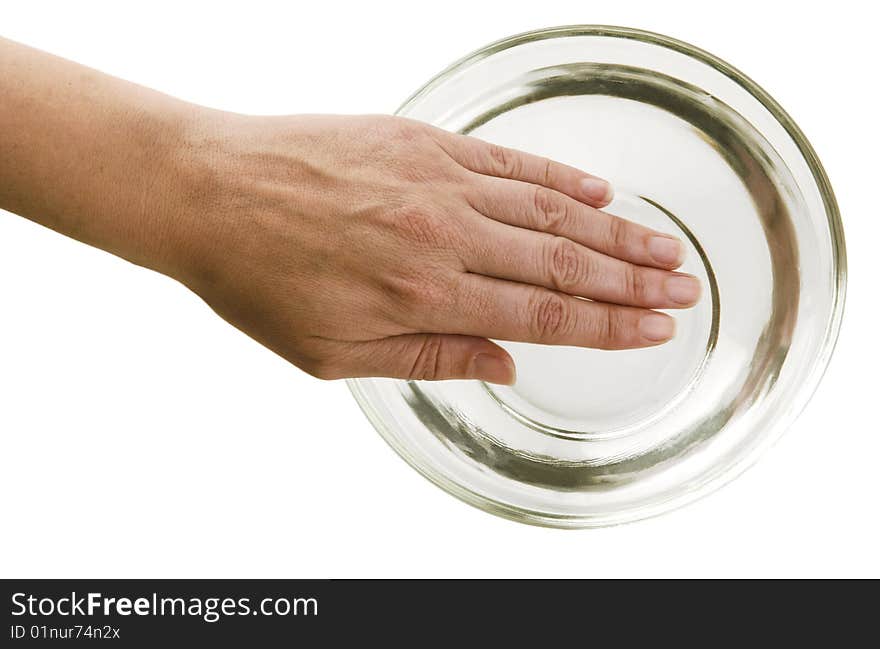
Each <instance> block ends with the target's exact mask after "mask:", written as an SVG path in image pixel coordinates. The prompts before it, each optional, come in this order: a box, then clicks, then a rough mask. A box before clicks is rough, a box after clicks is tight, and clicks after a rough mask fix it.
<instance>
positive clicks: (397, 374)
mask: <svg viewBox="0 0 880 649" xmlns="http://www.w3.org/2000/svg"><path fill="white" fill-rule="evenodd" d="M358 347H359V350H358V355H359V356H360V359H359V360H360V362H358V363H357V366H358V368H357V369H358V374H360V375H361V376H388V377H392V378H399V379H411V380H425V381H437V380H440V379H479V380H481V381H486V382H488V383H501V384H505V385H512V384H513V383H514V382H515V381H516V368H515V367H514V364H513V359H512V358H511V357H510V354H508V353H507V352H506V351H504V350H503V349H502V348H501V347H499V346H498V345H496V344H495V343H493V342H490V341H489V340H486V339H485V338H477V337H474V336H457V335H451V334H406V335H401V336H392V337H390V338H381V339H379V340H372V341H369V342H364V343H360V344H359V345H358Z"/></svg>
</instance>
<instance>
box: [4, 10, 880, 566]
mask: <svg viewBox="0 0 880 649" xmlns="http://www.w3.org/2000/svg"><path fill="white" fill-rule="evenodd" d="M868 4H869V3H855V2H853V3H851V4H847V3H845V2H835V3H833V4H832V5H828V4H826V3H796V4H795V3H771V2H766V1H764V2H754V3H749V2H742V1H740V2H737V3H733V4H729V3H728V4H723V5H718V4H717V3H711V2H705V1H703V2H693V3H680V2H679V3H676V2H669V1H667V2H626V1H624V0H615V1H614V2H602V3H599V2H594V3H590V2H583V1H578V2H553V1H550V0H540V1H539V2H531V3H516V2H512V1H511V0H508V1H506V2H477V1H475V0H469V1H468V2H451V1H447V2H444V3H422V2H401V3H389V2H379V1H375V0H374V1H371V2H356V3H355V2H352V3H348V4H346V3H338V2H301V3H296V2H283V3H282V2H278V3H258V2H253V1H248V2H240V3H229V4H221V3H216V2H212V3H205V4H196V3H183V2H174V3H167V4H165V3H159V2H151V3H139V4H137V5H136V4H134V3H115V2H106V3H87V2H77V3H62V2H58V3H49V2H42V1H37V2H34V1H30V2H17V3H16V2H4V3H3V4H2V8H0V34H3V35H4V36H6V37H9V38H12V39H15V40H19V41H22V42H25V43H28V44H31V45H34V46H37V47H41V48H43V49H46V50H49V51H51V52H54V53H57V54H60V55H63V56H66V57H68V58H71V59H74V60H77V61H80V62H82V63H85V64H88V65H91V66H93V67H97V68H99V69H102V70H104V71H106V72H109V73H112V74H116V75H119V76H122V77H125V78H128V79H131V80H134V81H137V82H140V83H142V84H145V85H149V86H152V87H155V88H158V89H160V90H162V91H164V92H167V93H170V94H174V95H178V96H180V97H183V98H185V99H187V100H190V101H194V102H198V103H202V104H207V105H211V106H214V107H217V108H224V109H229V110H236V111H241V112H253V113H296V112H335V113H361V112H392V111H394V110H395V109H396V107H397V106H398V105H399V103H400V102H402V101H403V100H404V99H405V98H406V97H407V96H409V94H410V93H411V92H412V91H413V90H415V89H416V88H418V87H419V86H420V85H421V84H422V83H423V82H424V81H426V80H427V79H428V78H429V77H430V76H432V75H433V74H434V73H436V72H438V71H439V70H441V69H442V68H443V67H445V66H446V65H447V64H448V63H450V62H452V61H453V60H455V59H457V58H459V57H461V56H463V55H464V54H466V53H468V52H470V51H472V50H474V49H476V48H479V47H481V46H483V45H485V44H486V43H488V42H490V41H493V40H495V39H498V38H501V37H504V36H507V35H510V34H513V33H517V32H521V31H526V30H530V29H534V28H539V27H547V26H553V25H560V24H569V23H607V24H619V25H627V26H632V27H640V28H644V29H649V30H654V31H659V32H662V33H666V34H668V35H671V36H675V37H677V38H680V39H683V40H686V41H689V42H691V43H693V44H695V45H698V46H700V47H703V48H704V49H707V50H709V51H711V52H713V53H714V54H716V55H718V56H720V57H721V58H723V59H726V60H727V61H729V62H730V63H732V64H733V65H735V66H737V67H739V68H740V69H742V70H743V71H745V72H746V73H747V74H749V75H750V76H751V77H752V78H754V79H755V80H756V81H757V82H758V83H760V84H761V85H763V86H764V87H765V88H766V89H767V90H768V91H769V92H770V93H771V94H772V95H773V96H774V97H775V98H776V99H777V100H779V102H780V103H781V104H782V105H783V106H784V107H785V108H786V109H787V110H788V111H789V112H790V113H791V115H792V116H793V117H794V119H795V120H796V121H797V122H798V123H799V124H800V126H801V127H802V128H803V130H804V132H805V133H806V134H807V136H808V137H809V138H810V140H811V141H812V143H813V145H814V146H815V148H816V150H817V152H818V153H819V156H820V157H821V158H822V160H823V162H824V164H825V166H826V168H827V171H828V173H829V176H830V178H831V181H832V183H833V185H834V187H835V190H836V192H837V196H838V199H839V203H840V208H841V211H842V214H843V218H844V225H845V229H846V235H847V243H848V247H849V262H850V283H849V296H848V303H847V310H846V315H845V319H844V323H843V329H842V333H841V338H840V342H839V345H838V348H837V352H836V355H835V357H834V359H833V361H832V363H831V366H830V368H829V370H828V373H827V374H826V377H825V380H824V382H823V383H822V385H821V386H820V388H819V391H818V392H817V394H816V396H815V397H814V399H813V400H812V402H811V403H810V405H809V406H808V407H807V410H806V411H805V412H804V413H803V415H802V416H801V417H800V419H799V420H798V421H797V422H796V424H795V425H794V426H793V427H792V429H791V430H790V431H789V433H788V434H787V435H786V436H785V437H784V438H783V440H782V441H781V442H780V443H778V444H777V445H776V446H775V447H774V448H773V449H772V450H771V451H770V452H769V453H768V454H767V455H766V456H765V457H764V458H763V459H762V460H761V461H760V462H759V463H758V464H757V465H756V466H755V467H754V468H752V469H751V470H750V471H748V472H747V473H746V474H745V475H743V476H742V477H740V478H739V479H738V480H736V481H735V482H734V483H732V484H731V485H729V486H727V487H725V488H724V489H722V490H721V491H720V492H718V493H715V494H713V495H711V496H710V497H709V498H707V499H704V500H702V501H700V502H698V503H696V504H693V505H690V506H688V507H686V508H684V509H682V510H679V511H677V512H674V513H672V514H669V515H665V516H663V517H660V518H657V519H653V520H650V521H645V522H641V523H636V524H631V525H626V526H623V527H617V528H610V529H602V530H593V531H575V532H571V531H558V530H550V529H541V528H533V527H528V526H525V525H520V524H517V523H513V522H509V521H506V520H502V519H499V518H495V517H492V516H490V515H488V514H485V513H483V512H481V511H478V510H476V509H473V508H471V507H469V506H467V505H465V504H463V503H461V502H459V501H457V500H456V499H454V498H452V497H451V496H448V495H447V494H445V493H444V492H442V491H441V490H439V489H438V488H436V487H434V486H433V485H431V484H429V483H428V482H427V481H426V480H424V479H423V478H422V477H420V476H419V475H417V474H416V473H415V472H414V471H413V470H412V469H410V468H409V467H408V466H407V465H406V464H405V463H404V462H403V461H402V460H400V459H399V458H398V457H397V456H396V455H395V454H394V453H393V452H392V451H391V450H390V449H389V448H388V447H387V446H386V445H385V443H384V442H383V441H382V440H381V438H380V437H379V436H378V435H377V434H376V433H375V432H374V431H373V430H372V428H371V427H370V425H369V424H368V423H367V421H366V420H365V418H364V417H363V416H362V415H361V413H360V411H359V410H358V408H357V406H356V405H355V403H354V401H353V399H352V398H351V396H350V395H349V393H348V390H347V388H346V386H345V384H344V383H342V382H336V383H325V382H320V381H317V380H315V379H312V378H310V377H309V376H307V375H305V374H303V373H302V372H300V371H299V370H297V369H296V368H294V367H292V366H290V365H287V364H286V363H285V362H283V361H282V360H281V359H279V358H277V357H275V356H274V355H273V354H271V353H269V352H267V351H265V350H264V349H262V348H261V347H260V346H258V345H257V344H256V343H254V342H252V341H251V340H249V339H248V338H246V337H245V336H243V335H242V334H240V333H238V332H237V331H235V330H234V329H232V328H231V327H230V326H228V325H227V324H225V323H224V322H222V321H221V320H219V319H218V318H217V317H215V316H214V315H213V313H212V312H211V311H210V310H209V309H208V307H207V306H205V305H204V304H202V303H201V302H200V301H199V300H198V299H197V298H196V297H194V296H193V295H191V294H189V293H188V292H187V291H186V290H185V289H184V288H183V287H181V286H179V285H177V284H175V283H174V282H172V281H170V280H168V279H166V278H164V277H161V276H159V275H157V274H154V273H151V272H149V271H145V270H143V269H140V268H137V267H135V266H132V265H129V264H128V263H126V262H123V261H121V260H119V259H116V258H114V257H112V256H110V255H108V254H105V253H103V252H100V251H98V250H94V249H91V248H88V247H86V246H84V245H81V244H79V243H76V242H74V241H70V240H66V239H64V238H62V237H61V236H59V235H57V234H54V233H52V232H49V231H48V230H44V229H42V228H40V227H39V226H36V225H34V224H32V223H30V222H27V221H25V220H23V219H20V218H18V217H16V216H14V215H11V214H7V213H0V576H3V577H24V576H29V577H62V576H69V577H122V576H125V577H341V576H351V577H355V576H388V577H392V576H395V577H410V576H436V577H443V576H448V577H452V576H458V577H470V576H473V577H477V576H481V577H489V576H496V577H501V576H579V577H599V576H639V577H643V576H682V577H685V576H687V577H700V576H766V577H769V576H874V577H878V576H880V561H878V552H877V549H878V546H880V531H878V505H877V498H878V494H880V486H878V485H880V482H878V480H880V478H878V458H880V426H878V423H877V419H876V413H877V408H878V403H880V402H878V398H877V391H878V387H880V386H878V381H877V367H878V362H880V354H878V352H877V330H878V320H880V309H878V306H877V304H878V301H880V296H878V292H877V286H876V283H875V280H876V278H877V276H878V275H877V270H876V265H875V264H876V263H878V259H877V252H876V251H877V249H878V237H880V226H878V214H877V189H878V184H880V181H878V171H877V169H878V168H877V161H876V149H877V146H878V144H880V142H878V141H877V135H876V132H877V131H876V127H875V126H874V124H875V121H876V117H877V114H876V106H877V99H878V97H877V90H876V87H875V85H874V81H875V79H876V75H875V71H874V68H873V67H870V66H869V60H873V61H874V63H876V62H877V61H878V60H880V48H878V44H877V39H876V35H875V34H874V32H873V30H872V26H871V21H870V20H869V18H868V15H867V14H866V12H867V9H862V8H861V7H862V6H866V5H868ZM785 6H789V7H790V8H789V9H785V8H784V7H785ZM794 7H797V9H796V10H795V9H794ZM0 100H2V98H0ZM0 155H2V151H0Z"/></svg>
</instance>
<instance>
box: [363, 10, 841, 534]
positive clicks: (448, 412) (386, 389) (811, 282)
mask: <svg viewBox="0 0 880 649" xmlns="http://www.w3.org/2000/svg"><path fill="white" fill-rule="evenodd" d="M399 114H400V115H405V116H408V117H412V118H415V119H419V120H422V121H425V122H429V123H432V124H435V125H437V126H440V127H442V128H444V129H447V130H450V131H457V132H460V133H467V134H471V135H474V136H477V137H480V138H482V139H485V140H489V141H492V142H496V143H499V144H503V145H506V146H510V147H515V148H518V149H523V150H525V151H530V152H532V153H537V154H541V155H545V156H548V157H550V158H553V159H556V160H559V161H561V162H565V163H568V164H570V165H573V166H575V167H579V168H581V169H584V170H586V171H589V172H590V173H594V174H596V175H598V176H601V177H604V178H607V179H609V180H610V181H611V182H612V183H613V184H614V186H615V190H616V197H615V199H614V202H613V203H612V204H611V205H610V206H609V207H608V208H606V209H607V211H610V212H612V213H615V214H618V215H621V216H624V217H626V218H628V219H631V220H634V221H637V222H640V223H644V224H646V225H649V226H651V227H653V228H656V229H659V230H662V231H666V232H669V233H673V234H676V235H678V236H680V237H681V238H682V239H683V240H684V241H685V242H686V245H687V248H688V256H687V261H686V262H685V264H684V267H683V268H682V270H683V271H685V272H688V273H693V274H694V275H697V276H698V277H699V278H700V279H701V280H702V282H703V285H704V287H705V288H706V289H707V290H704V297H703V300H702V301H701V303H700V304H699V305H698V306H697V307H696V308H694V309H690V310H687V311H678V312H676V313H675V314H674V315H675V316H676V318H677V322H678V333H677V336H676V338H675V339H674V340H673V341H672V342H670V343H667V344H665V345H661V346H659V347H655V348H651V349H646V350H634V351H597V350H590V349H580V348H573V347H549V346H540V345H529V344H513V343H502V344H503V345H504V347H505V348H506V349H508V350H509V351H510V352H511V354H512V355H513V357H514V359H515V360H516V363H517V368H518V381H517V383H516V385H515V386H513V387H499V386H491V385H487V384H484V383H479V382H467V381H450V382H438V383H428V382H414V381H394V380H388V379H360V380H354V381H351V382H350V386H351V389H352V392H353V393H354V395H355V397H356V399H357V400H358V402H359V403H360V405H361V407H362V408H363V410H364V412H365V413H366V415H367V416H368V417H369V419H370V421H371V422H372V423H373V425H374V426H375V427H376V428H377V430H378V431H379V432H380V433H381V434H382V436H383V437H384V438H385V439H386V440H387V441H388V442H389V443H390V444H391V446H392V447H393V448H394V449H395V450H396V451H397V452H398V453H399V454H400V455H401V456H402V457H403V458H404V459H405V460H406V461H407V462H409V463H410V464H411V465H412V466H413V467H415V468H416V469H417V470H418V471H420V472H421V473H422V474H424V475H425V476H426V477H428V478H429V479H430V480H432V481H434V482H435V483H436V484H438V485H440V486H441V487H443V488H444V489H446V490H447V491H449V492H450V493H452V494H454V495H456V496H458V497H459V498H461V499H462V500H465V501H466V502H469V503H471V504H473V505H476V506H478V507H481V508H483V509H485V510H487V511H490V512H493V513H496V514H500V515H502V516H507V517H509V518H513V519H515V520H519V521H523V522H527V523H535V524H543V525H550V526H558V527H591V526H598V525H608V524H614V523H621V522H626V521H632V520H636V519H640V518H645V517H648V516H653V515H656V514H659V513H661V512H664V511H667V510H669V509H672V508H674V507H677V506H680V505H682V504H684V503H686V502H689V501H692V500H694V499H695V498H697V497H699V496H701V495H703V494H705V493H707V492H709V491H711V490H713V489H715V488H717V487H718V486H720V485H721V484H724V483H725V482H727V481H728V480H730V479H731V478H733V477H735V476H736V475H737V474H739V473H740V472H741V471H742V470H743V469H744V468H745V467H747V466H748V465H749V464H750V463H751V462H752V461H753V460H754V459H755V458H756V457H757V456H758V455H759V454H760V453H761V451H762V450H763V449H765V448H766V447H767V446H768V445H769V444H770V443H772V442H773V441H774V440H776V439H777V438H778V436H779V435H780V434H781V433H782V431H783V429H784V428H785V427H786V426H787V425H788V423H789V422H790V421H791V419H792V418H793V417H794V416H795V415H796V414H797V413H798V412H799V411H800V410H801V408H802V407H803V406H804V404H805V402H806V401H807V399H808V398H809V397H810V395H811V394H812V392H813V390H814V389H815V387H816V385H817V383H818V381H819V379H820V378H821V375H822V372H823V370H824V368H825V366H826V364H827V362H828V359H829V357H830V355H831V352H832V348H833V346H834V342H835V340H836V336H837V331H838V327H839V324H840V318H841V314H842V309H843V297H844V287H845V277H846V272H845V251H844V241H843V231H842V228H841V224H840V219H839V214H838V211H837V205H836V203H835V200H834V197H833V194H832V191H831V187H830V185H829V183H828V179H827V177H826V176H825V173H824V171H823V169H822V167H821V164H820V163H819V160H818V159H817V158H816V155H815V153H814V152H813V150H812V148H811V147H810V145H809V143H808V142H807V141H806V139H805V138H804V136H803V134H802V133H801V132H800V130H799V129H798V128H797V126H796V125H795V124H794V122H793V121H792V120H791V118H790V117H788V115H786V113H785V112H784V111H783V110H782V108H780V107H779V105H778V104H776V102H775V101H774V100H773V99H772V98H770V97H769V96H768V95H767V93H766V92H764V91H763V90H762V89H761V88H759V87H758V86H757V85H755V83H754V82H752V81H751V80H750V79H748V78H747V77H745V76H744V75H743V74H741V73H740V72H738V71H737V70H735V69H734V68H732V67H731V66H729V65H728V64H726V63H724V62H723V61H720V60H718V59H717V58H715V57H714V56H712V55H710V54H708V53H706V52H703V51H701V50H699V49H697V48H695V47H693V46H691V45H688V44H686V43H682V42H680V41H676V40H673V39H671V38H667V37H665V36H660V35H657V34H651V33H648V32H642V31H637V30H633V29H625V28H618V27H598V26H579V27H564V28H557V29H550V30H544V31H538V32H531V33H528V34H523V35H520V36H514V37H512V38H509V39H507V40H504V41H501V42H498V43H495V44H493V45H490V46H488V47H486V48H484V49H482V50H480V51H478V52H476V53H474V54H472V55H470V56H468V57H467V58H465V59H463V60H461V61H459V62H458V63H455V64H454V65H453V66H451V67H450V68H449V69H447V70H446V71H445V72H443V73H441V74H440V75H439V76H437V77H436V78H434V79H433V80H432V81H430V82H429V83H428V84H427V85H426V86H425V87H424V88H422V89H421V90H420V91H418V92H417V93H416V94H415V95H414V96H413V97H412V98H411V99H410V100H409V101H407V102H406V103H405V104H404V106H403V107H402V108H401V109H400V111H399Z"/></svg>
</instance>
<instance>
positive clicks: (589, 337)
mask: <svg viewBox="0 0 880 649" xmlns="http://www.w3.org/2000/svg"><path fill="white" fill-rule="evenodd" d="M197 132H198V133H199V135H198V136H197V137H196V138H195V139H194V141H195V144H194V145H193V146H192V147H190V149H189V151H190V155H189V159H188V162H187V168H188V169H189V173H188V174H184V175H185V176H189V177H190V178H191V179H193V181H192V182H193V183H194V184H193V185H192V189H191V190H190V191H188V192H187V195H188V196H189V197H190V199H189V201H188V202H187V203H186V204H185V206H183V212H184V214H185V217H184V218H183V219H181V222H182V223H186V224H188V225H187V228H185V229H184V230H183V232H184V233H185V235H186V241H185V243H184V245H183V246H181V249H182V250H186V255H184V256H183V257H182V259H183V260H184V261H183V263H181V264H180V267H179V271H180V272H179V279H181V280H182V281H183V282H184V283H186V284H187V285H188V286H190V288H192V289H193V290H194V291H195V292H196V293H198V294H199V295H200V296H201V297H202V298H203V299H204V300H205V301H206V302H207V303H208V304H209V305H211V306H212V307H213V308H214V309H215V310H216V311H217V313H219V314H220V315H221V316H222V317H223V318H225V319H226V320H228V321H229V322H231V323H232V324H233V325H235V326H236V327H238V328H239V329H241V330H242V331H244V332H246V333H247V334H248V335H250V336H252V337H253V338H255V339H256V340H258V341H259V342H261V343H262V344H264V345H265V346H267V347H269V348H270V349H272V350H274V351H275V352H277V353H278V354H280V355H281V356H283V357H284V358H286V359H288V360H290V361H291V362H292V363H294V364H296V365H298V366H299V367H301V368H303V369H304V370H306V371H307V372H309V373H311V374H314V375H315V376H318V377H321V378H341V377H355V376H390V377H401V378H412V379H446V378H476V379H482V380H486V381H491V382H496V383H511V382H513V381H514V377H515V371H514V367H513V363H512V361H511V359H510V357H509V356H508V354H507V353H506V352H505V351H504V350H503V349H502V348H500V347H499V346H498V345H496V344H494V343H492V342H490V341H489V340H487V339H488V338H495V339H501V340H517V341H528V342H535V343H546V344H557V345H579V346H584V347H597V348H602V349H623V348H633V347H644V346H651V345H656V344H659V343H662V342H665V341H666V340H668V339H669V338H670V337H672V335H673V331H674V321H673V319H672V318H671V317H669V316H668V315H665V314H661V313H657V312H654V311H651V310H650V309H654V308H664V309H668V308H680V307H687V306H691V305H693V304H694V302H696V300H697V299H698V296H699V291H700V287H699V283H698V281H697V280H696V279H695V278H693V277H691V276H689V275H683V274H680V273H675V272H672V269H674V268H676V267H677V266H678V265H679V264H680V263H681V261H682V250H683V249H682V247H681V244H680V242H679V241H678V240H676V239H674V238H672V237H669V236H667V235H663V234H660V233H658V232H654V231H651V230H648V229H646V228H644V227H641V226H639V225H636V224H633V223H630V222H627V221H624V220H622V219H619V218H616V217H613V216H611V215H609V214H606V213H605V212H602V211H600V210H599V209H597V208H600V207H602V206H604V205H606V204H607V203H608V201H609V199H610V198H611V189H610V187H609V186H608V184H607V183H605V182H604V181H602V180H599V179H597V178H594V177H591V176H589V175H587V174H586V173H584V172H581V171H578V170H576V169H573V168H570V167H566V166H564V165H561V164H557V163H554V162H551V161H549V160H546V159H542V158H538V157H535V156H531V155H528V154H525V153H520V152H517V151H513V150H509V149H504V148H500V147H498V146H493V145H490V144H488V143H485V142H482V141H480V140H477V139H474V138H468V137H464V136H460V135H454V134H450V133H447V132H444V131H441V130H439V129H436V128H433V127H430V126H427V125H424V124H421V123H418V122H414V121H411V120H405V119H402V118H393V117H369V116H368V117H327V116H301V117H268V118H267V117H245V116H233V115H227V114H212V115H211V116H210V117H208V116H206V117H205V118H204V119H203V120H202V121H201V122H199V128H198V130H197ZM580 298H589V299H590V300H591V301H588V300H583V299H580Z"/></svg>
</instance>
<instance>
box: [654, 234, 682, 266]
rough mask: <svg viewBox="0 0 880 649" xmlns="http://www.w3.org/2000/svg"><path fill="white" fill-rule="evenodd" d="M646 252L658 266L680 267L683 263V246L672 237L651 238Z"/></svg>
mask: <svg viewBox="0 0 880 649" xmlns="http://www.w3.org/2000/svg"><path fill="white" fill-rule="evenodd" d="M648 252H649V253H650V255H651V258H652V259H653V260H654V261H656V262H657V263H658V264H664V265H672V264H674V265H676V266H680V265H681V262H683V261H684V246H683V245H681V241H679V240H678V239H676V238H674V237H651V239H650V240H649V241H648Z"/></svg>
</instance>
